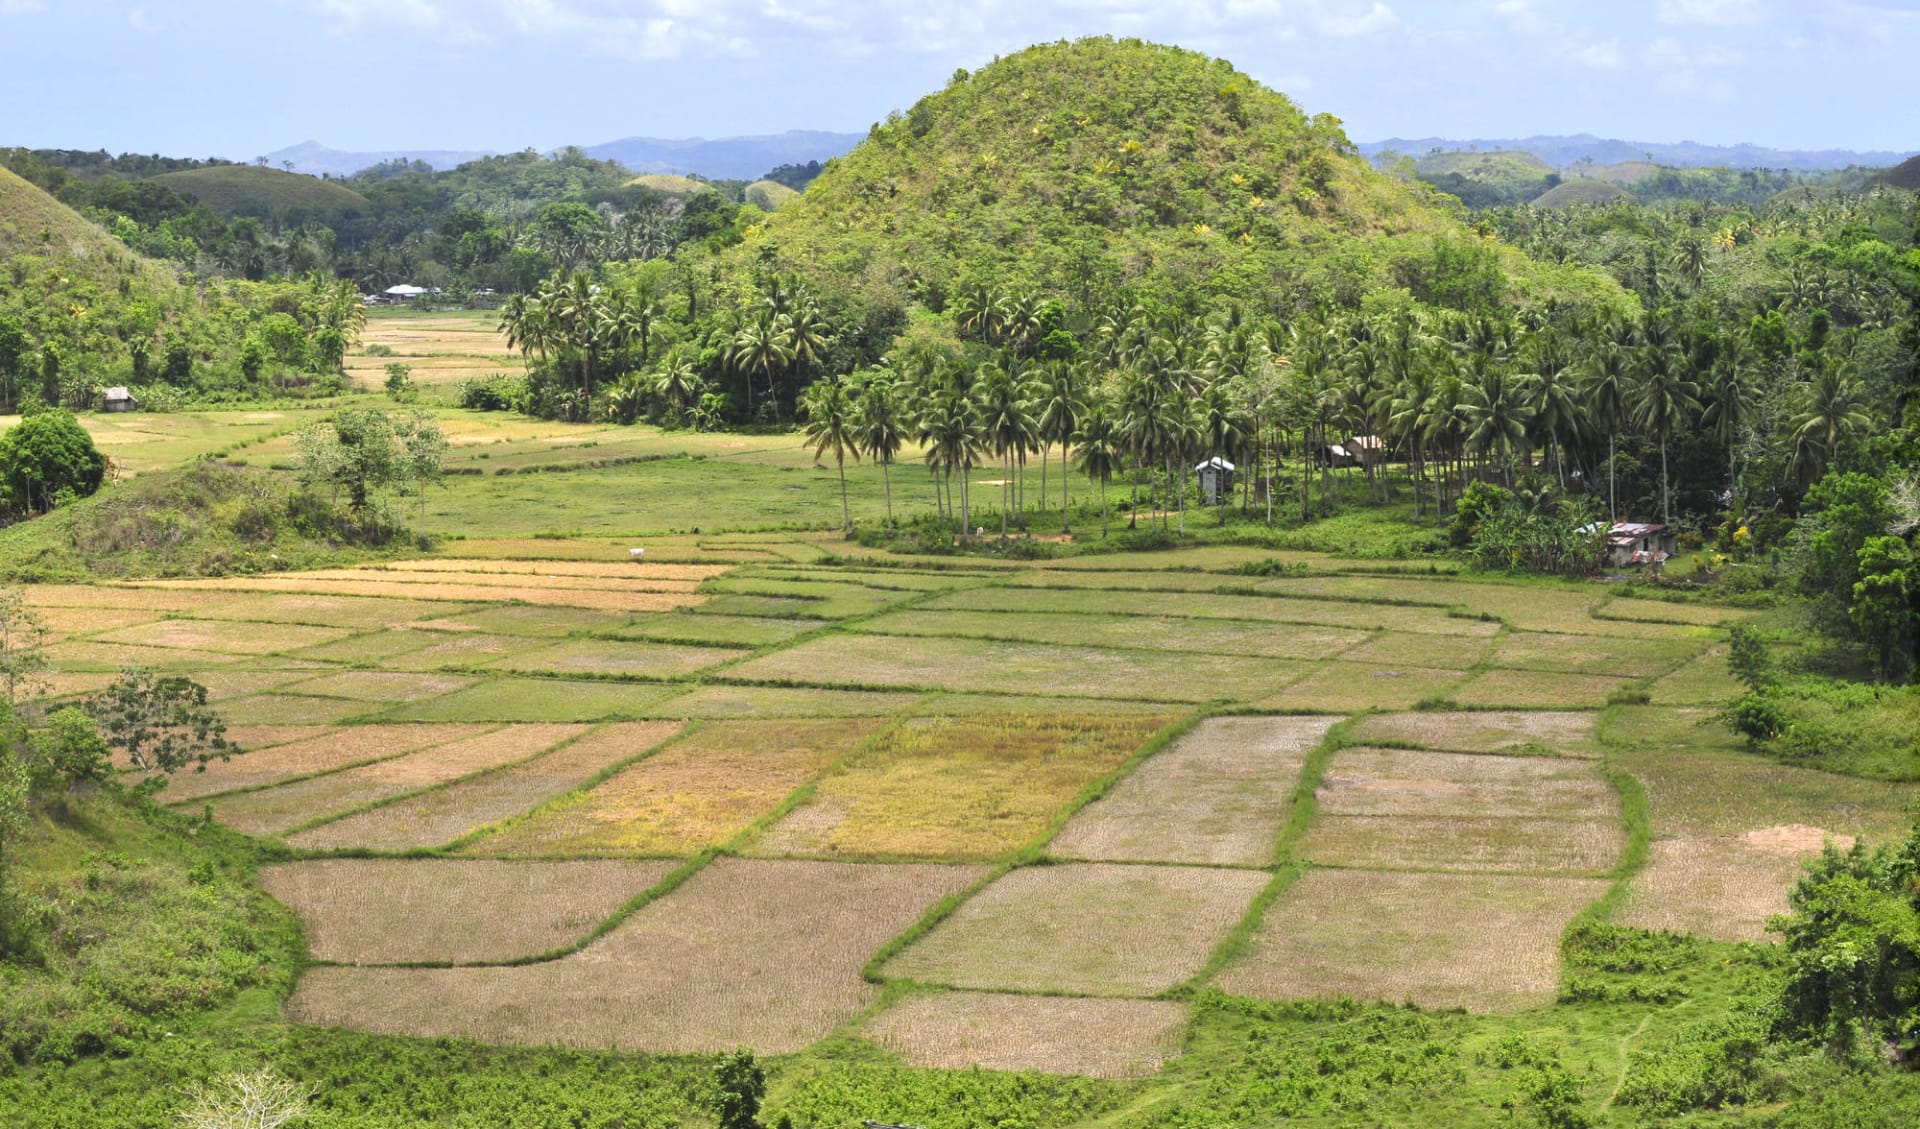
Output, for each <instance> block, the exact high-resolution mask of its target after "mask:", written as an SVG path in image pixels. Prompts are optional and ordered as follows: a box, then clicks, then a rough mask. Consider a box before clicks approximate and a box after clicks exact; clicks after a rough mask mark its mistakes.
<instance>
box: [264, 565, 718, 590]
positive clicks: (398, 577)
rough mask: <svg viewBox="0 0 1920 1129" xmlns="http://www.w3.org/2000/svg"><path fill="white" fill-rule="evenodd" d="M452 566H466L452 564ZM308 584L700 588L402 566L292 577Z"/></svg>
mask: <svg viewBox="0 0 1920 1129" xmlns="http://www.w3.org/2000/svg"><path fill="white" fill-rule="evenodd" d="M447 563H448V564H450V565H459V564H463V563H465V562H456V561H449V562H447ZM289 575H290V576H293V577H298V578H301V579H308V580H346V581H354V580H377V581H381V582H383V583H391V584H422V585H441V584H463V585H468V586H471V587H475V588H499V589H504V590H508V591H513V592H523V591H524V592H538V591H543V590H549V589H572V588H584V589H590V590H595V591H619V592H691V591H693V590H694V589H695V588H696V587H698V586H699V584H700V580H699V579H698V578H695V577H689V578H684V579H682V578H675V577H663V576H652V577H649V576H646V575H643V574H641V573H640V572H639V571H638V570H635V571H634V572H633V573H631V574H629V575H628V576H626V577H623V578H621V579H618V580H616V579H613V578H612V577H606V576H580V575H574V574H569V573H546V572H542V571H537V570H535V569H532V568H529V569H525V570H518V571H515V570H508V571H493V570H485V569H479V570H476V569H465V568H442V569H415V568H407V567H404V566H399V565H373V566H369V567H366V568H323V569H315V570H313V571H312V572H298V573H291V574H289Z"/></svg>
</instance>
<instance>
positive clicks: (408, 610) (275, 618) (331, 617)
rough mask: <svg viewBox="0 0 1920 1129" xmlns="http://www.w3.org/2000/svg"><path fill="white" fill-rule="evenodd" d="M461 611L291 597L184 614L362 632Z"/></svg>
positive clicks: (410, 603) (425, 604) (361, 599)
mask: <svg viewBox="0 0 1920 1129" xmlns="http://www.w3.org/2000/svg"><path fill="white" fill-rule="evenodd" d="M459 611H460V609H459V608H450V607H448V606H447V605H446V604H443V603H435V602H432V601H428V600H403V599H378V598H375V597H371V596H314V595H308V594H305V593H298V592H296V593H289V594H287V595H284V596H255V597H252V598H250V599H244V600H226V601H222V602H220V603H218V604H216V605H214V606H212V607H210V608H207V609H206V610H204V611H200V610H194V609H189V610H187V611H185V612H183V613H182V614H184V615H190V616H192V617H194V618H196V619H224V620H256V621H268V622H275V623H304V624H314V625H318V626H322V627H351V628H355V629H357V630H361V631H372V630H375V629H378V628H395V627H403V626H405V625H407V624H409V623H412V622H414V621H415V620H421V619H430V618H432V617H434V616H443V615H452V614H455V613H457V612H459Z"/></svg>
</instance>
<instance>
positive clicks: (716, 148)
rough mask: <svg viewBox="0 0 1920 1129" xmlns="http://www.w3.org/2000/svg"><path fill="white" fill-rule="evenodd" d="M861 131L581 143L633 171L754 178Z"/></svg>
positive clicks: (854, 138) (832, 149)
mask: <svg viewBox="0 0 1920 1129" xmlns="http://www.w3.org/2000/svg"><path fill="white" fill-rule="evenodd" d="M865 136H866V135H865V134H863V133H821V132H818V131H814V130H801V129H796V130H789V131H788V132H786V133H771V134H764V135H761V136H758V137H719V138H714V139H713V140H711V141H710V140H707V139H706V138H702V137H691V138H685V139H680V140H673V139H666V138H659V137H628V138H625V139H623V140H620V141H609V142H607V143H606V144H604V145H587V146H583V148H584V149H585V150H586V154H587V156H589V157H596V158H598V159H600V160H602V161H618V162H620V163H621V164H623V165H625V166H627V167H628V168H630V169H632V170H633V171H634V172H636V173H649V172H665V173H699V174H700V175H701V176H704V177H707V178H709V179H712V180H756V179H758V178H760V177H763V176H765V175H766V174H767V173H768V172H769V171H770V170H772V169H774V168H777V167H779V166H780V165H804V164H806V163H807V162H808V161H824V160H826V159H827V158H828V157H838V156H839V155H840V154H842V153H845V152H847V151H848V150H850V149H852V148H853V147H854V146H855V145H858V144H859V143H860V141H861V139H862V138H864V137H865Z"/></svg>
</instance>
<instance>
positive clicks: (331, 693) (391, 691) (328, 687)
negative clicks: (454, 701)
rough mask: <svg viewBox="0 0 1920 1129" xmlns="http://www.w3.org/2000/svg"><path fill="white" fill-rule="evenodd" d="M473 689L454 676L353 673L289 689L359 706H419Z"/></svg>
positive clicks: (398, 672) (312, 680)
mask: <svg viewBox="0 0 1920 1129" xmlns="http://www.w3.org/2000/svg"><path fill="white" fill-rule="evenodd" d="M471 685H473V679H471V678H462V677H460V676H459V675H454V674H424V673H410V672H405V671H385V670H349V671H343V672H341V673H339V674H326V675H322V676H320V677H319V678H312V679H308V680H307V681H305V682H301V683H299V684H298V685H295V686H291V687H289V688H288V692H289V693H294V694H307V695H313V696H316V697H322V698H349V699H352V700H353V701H356V702H376V703H377V702H418V701H421V700H423V699H425V698H437V697H439V696H440V695H442V694H451V693H453V692H454V691H455V690H464V689H466V688H467V687H468V686H471Z"/></svg>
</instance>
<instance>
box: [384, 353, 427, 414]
mask: <svg viewBox="0 0 1920 1129" xmlns="http://www.w3.org/2000/svg"><path fill="white" fill-rule="evenodd" d="M386 389H387V397H388V398H389V399H391V400H393V401H394V402H395V403H400V404H411V403H413V402H414V401H415V400H417V399H419V398H420V390H419V388H417V387H416V386H415V385H414V383H413V366H412V365H409V364H406V363H405V362H402V361H394V362H392V363H391V364H389V365H387V380H386Z"/></svg>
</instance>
